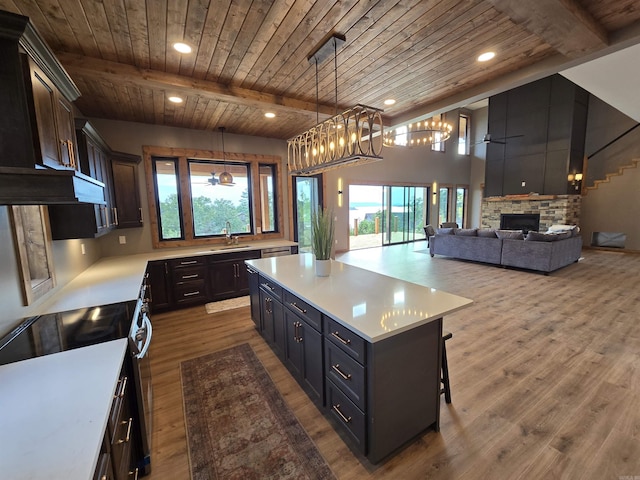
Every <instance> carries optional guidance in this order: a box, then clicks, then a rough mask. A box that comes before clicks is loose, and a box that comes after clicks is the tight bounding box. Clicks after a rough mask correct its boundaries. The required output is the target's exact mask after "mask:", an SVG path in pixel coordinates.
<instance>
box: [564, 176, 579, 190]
mask: <svg viewBox="0 0 640 480" xmlns="http://www.w3.org/2000/svg"><path fill="white" fill-rule="evenodd" d="M567 180H568V181H569V183H570V184H571V186H572V187H573V188H574V190H580V186H581V183H582V174H581V173H570V174H569V175H567Z"/></svg>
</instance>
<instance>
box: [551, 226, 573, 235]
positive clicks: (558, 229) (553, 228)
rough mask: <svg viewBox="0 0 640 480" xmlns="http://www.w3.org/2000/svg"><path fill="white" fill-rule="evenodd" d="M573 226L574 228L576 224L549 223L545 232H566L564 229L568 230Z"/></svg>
mask: <svg viewBox="0 0 640 480" xmlns="http://www.w3.org/2000/svg"><path fill="white" fill-rule="evenodd" d="M574 228H576V225H560V224H556V225H551V226H550V227H549V230H547V233H556V232H566V231H569V230H573V229H574Z"/></svg>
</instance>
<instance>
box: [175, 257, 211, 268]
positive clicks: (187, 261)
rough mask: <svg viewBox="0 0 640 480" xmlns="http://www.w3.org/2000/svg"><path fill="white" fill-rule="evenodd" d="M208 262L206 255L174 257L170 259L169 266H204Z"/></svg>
mask: <svg viewBox="0 0 640 480" xmlns="http://www.w3.org/2000/svg"><path fill="white" fill-rule="evenodd" d="M206 264H207V257H205V256H199V257H186V258H174V259H173V260H169V266H170V267H171V268H181V267H196V266H203V265H206Z"/></svg>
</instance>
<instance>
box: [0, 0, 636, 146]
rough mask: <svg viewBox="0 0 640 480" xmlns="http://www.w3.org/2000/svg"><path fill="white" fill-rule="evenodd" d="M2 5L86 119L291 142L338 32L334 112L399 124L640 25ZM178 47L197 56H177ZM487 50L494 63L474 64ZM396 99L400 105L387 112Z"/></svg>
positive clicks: (330, 96)
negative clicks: (25, 25) (24, 19)
mask: <svg viewBox="0 0 640 480" xmlns="http://www.w3.org/2000/svg"><path fill="white" fill-rule="evenodd" d="M0 9H3V10H8V11H12V12H15V13H19V14H22V15H26V16H29V17H31V19H32V21H33V23H34V25H35V26H36V28H37V29H38V31H39V32H40V33H41V34H42V36H43V37H44V38H45V40H46V41H47V42H48V43H49V45H50V46H51V48H52V49H53V51H54V52H55V53H56V54H57V55H58V57H59V58H60V61H61V63H62V64H63V66H64V67H65V68H66V69H67V71H68V72H69V73H70V75H71V77H72V78H73V80H74V81H75V82H76V84H77V86H78V88H79V89H80V91H81V92H82V97H81V98H80V99H78V101H77V102H76V103H77V106H78V108H79V109H80V110H81V111H82V113H83V114H84V115H85V116H88V117H98V118H109V119H120V120H127V121H133V122H144V123H151V124H159V125H170V126H177V127H186V128H195V129H207V130H216V129H217V127H219V126H225V127H226V128H227V131H228V132H230V133H239V134H246V135H258V136H264V137H274V138H282V139H286V138H289V137H292V136H293V135H295V134H297V133H299V132H300V131H302V130H304V129H306V128H308V127H310V126H312V125H314V124H315V123H316V120H317V112H316V105H317V102H316V74H315V65H314V64H311V63H309V62H308V61H307V57H308V55H309V54H310V53H311V52H312V51H313V50H314V49H315V48H316V47H317V46H318V44H319V43H320V42H321V40H322V39H323V38H325V37H326V35H328V34H330V33H331V32H336V33H339V34H342V35H344V36H345V37H346V42H345V44H344V45H343V46H342V47H341V48H340V50H339V51H338V54H337V93H338V97H337V100H338V101H337V103H338V110H340V111H341V110H343V109H345V108H347V107H349V106H352V105H354V104H356V103H363V104H365V105H370V106H374V107H378V108H384V109H385V123H387V124H393V122H394V121H398V120H399V119H401V118H402V117H403V115H405V116H406V114H407V113H406V112H418V111H420V110H421V109H422V110H425V111H428V110H429V109H430V108H431V107H432V106H434V105H443V104H445V103H446V101H447V99H450V98H463V97H464V96H465V95H466V94H467V92H472V91H473V92H478V91H482V89H483V87H484V86H485V85H490V84H495V82H496V81H497V80H498V79H500V78H501V77H504V76H507V75H510V74H514V72H519V71H522V70H523V69H531V68H535V67H536V65H541V64H543V63H544V62H549V61H550V60H552V59H555V60H556V61H557V59H560V63H562V62H565V63H566V62H569V61H572V60H575V59H580V58H582V57H585V56H587V55H590V54H593V53H594V52H598V51H600V50H602V49H604V48H606V47H607V46H609V45H610V44H611V43H612V42H613V41H617V40H616V39H619V38H623V37H624V38H628V37H629V36H630V35H636V36H638V30H639V29H640V2H638V1H637V0H535V1H522V0H369V1H364V0H361V1H357V0H316V1H314V0H253V1H251V0H213V1H207V0H101V1H98V0H0ZM639 40H640V38H639ZM178 41H182V42H185V43H187V44H189V45H191V46H192V47H193V52H192V53H191V54H188V55H182V54H179V53H178V52H176V51H175V50H174V49H173V48H172V45H173V43H174V42H178ZM485 50H494V51H496V52H497V57H496V58H495V59H494V60H492V61H490V62H487V63H484V64H480V63H478V62H476V57H477V55H478V54H480V53H482V52H483V51H485ZM585 58H586V57H585ZM333 60H334V59H333V57H331V58H330V59H329V60H327V61H325V62H323V63H321V64H320V65H319V67H318V83H317V86H318V92H319V93H318V103H319V107H318V110H319V118H320V120H322V119H324V118H326V117H327V116H329V115H332V114H334V113H335V111H336V95H335V92H336V86H335V73H336V70H335V69H334V61H333ZM171 95H178V96H181V97H183V98H184V102H183V103H182V104H179V105H176V104H173V103H171V102H169V101H168V100H167V97H168V96H171ZM390 97H392V98H395V99H396V100H397V103H396V104H395V105H393V106H391V107H384V106H383V101H384V100H385V99H386V98H390ZM267 111H271V112H274V113H275V114H276V118H275V119H272V120H269V119H266V118H265V117H264V113H265V112H267Z"/></svg>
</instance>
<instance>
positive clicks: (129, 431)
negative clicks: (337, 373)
mask: <svg viewBox="0 0 640 480" xmlns="http://www.w3.org/2000/svg"><path fill="white" fill-rule="evenodd" d="M338 406H339V405H338ZM125 423H127V422H122V424H123V425H124V424H125ZM128 423H129V425H127V436H126V437H125V438H124V439H122V438H121V439H120V440H118V441H117V442H116V444H121V443H127V442H128V441H129V440H130V438H131V424H132V423H133V418H129V422H128Z"/></svg>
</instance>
